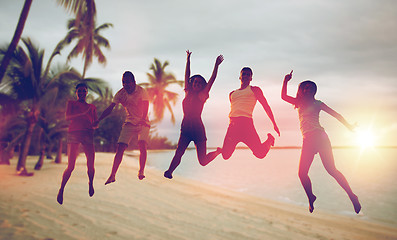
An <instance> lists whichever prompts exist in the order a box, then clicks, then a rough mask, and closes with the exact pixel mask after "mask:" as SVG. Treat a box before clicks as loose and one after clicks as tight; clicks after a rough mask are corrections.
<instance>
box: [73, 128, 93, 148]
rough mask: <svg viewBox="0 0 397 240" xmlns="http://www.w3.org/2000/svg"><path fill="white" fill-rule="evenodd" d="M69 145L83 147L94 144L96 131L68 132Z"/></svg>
mask: <svg viewBox="0 0 397 240" xmlns="http://www.w3.org/2000/svg"><path fill="white" fill-rule="evenodd" d="M67 142H68V143H81V144H83V145H92V144H94V130H93V129H90V130H80V131H73V132H68V138H67Z"/></svg>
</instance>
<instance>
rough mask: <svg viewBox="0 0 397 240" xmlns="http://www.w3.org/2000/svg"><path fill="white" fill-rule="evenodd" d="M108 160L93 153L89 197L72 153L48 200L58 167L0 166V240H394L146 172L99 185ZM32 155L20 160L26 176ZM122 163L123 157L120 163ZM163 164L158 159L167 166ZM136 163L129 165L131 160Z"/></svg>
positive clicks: (362, 227) (386, 231) (367, 227)
mask: <svg viewBox="0 0 397 240" xmlns="http://www.w3.org/2000/svg"><path fill="white" fill-rule="evenodd" d="M113 156H114V154H112V153H97V154H96V164H95V167H96V175H95V181H94V186H95V195H94V196H93V197H92V198H90V197H89V196H88V178H87V175H86V166H85V156H84V155H83V154H80V156H79V158H78V160H77V164H76V168H75V171H74V172H73V174H72V176H71V178H70V180H69V182H68V184H67V185H66V188H65V194H64V203H63V205H59V204H58V203H57V202H56V195H57V192H58V189H59V185H60V182H61V176H62V172H63V170H64V169H65V167H66V162H67V157H66V156H64V157H63V163H62V164H55V163H53V162H51V161H46V162H45V164H44V166H43V168H42V170H40V171H35V174H34V176H33V177H21V176H17V175H16V171H15V165H16V159H15V158H14V159H13V160H12V162H11V165H10V166H8V165H0V239H151V240H152V239H189V240H190V239H211V240H212V239H335V240H340V239H357V240H365V239H377V240H379V239H397V228H392V227H390V226H383V225H379V224H376V223H372V222H369V221H364V220H362V219H360V216H353V215H352V216H351V217H346V216H339V215H332V214H329V213H324V212H322V211H321V210H318V209H315V212H314V213H313V214H310V213H309V212H308V210H307V209H306V208H303V207H299V206H295V205H288V204H285V203H279V202H275V201H270V200H266V199H262V198H258V197H253V196H248V195H245V194H242V193H238V192H232V191H229V190H225V189H221V188H217V187H213V186H209V185H205V184H202V183H200V182H195V181H192V180H188V179H184V178H182V177H179V176H175V177H174V179H172V180H169V179H166V178H164V177H163V172H161V171H158V170H155V169H151V168H150V169H146V178H145V179H144V180H142V181H139V180H138V178H137V163H136V164H135V165H134V164H129V165H128V166H127V165H125V164H123V163H122V165H121V167H120V169H119V172H118V174H117V177H116V179H117V180H116V182H115V183H112V184H109V185H106V186H105V185H104V182H105V181H106V179H107V177H108V174H109V172H110V168H111V165H112V161H113ZM36 160H37V157H34V156H32V157H29V158H28V163H27V166H28V169H29V170H30V171H33V170H31V169H33V166H34V164H35V161H36ZM124 160H129V161H131V159H124ZM168 160H169V159H166V161H168ZM136 162H137V161H136Z"/></svg>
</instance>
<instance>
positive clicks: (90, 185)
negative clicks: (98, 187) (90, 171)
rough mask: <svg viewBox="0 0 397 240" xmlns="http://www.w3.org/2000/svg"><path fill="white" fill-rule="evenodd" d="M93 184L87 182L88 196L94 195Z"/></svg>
mask: <svg viewBox="0 0 397 240" xmlns="http://www.w3.org/2000/svg"><path fill="white" fill-rule="evenodd" d="M94 193H95V191H94V185H93V184H92V183H89V189H88V194H89V195H90V197H92V196H94Z"/></svg>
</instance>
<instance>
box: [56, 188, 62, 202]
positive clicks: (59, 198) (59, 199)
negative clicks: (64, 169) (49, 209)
mask: <svg viewBox="0 0 397 240" xmlns="http://www.w3.org/2000/svg"><path fill="white" fill-rule="evenodd" d="M57 202H58V203H59V204H61V205H62V203H63V190H61V189H59V192H58V196H57Z"/></svg>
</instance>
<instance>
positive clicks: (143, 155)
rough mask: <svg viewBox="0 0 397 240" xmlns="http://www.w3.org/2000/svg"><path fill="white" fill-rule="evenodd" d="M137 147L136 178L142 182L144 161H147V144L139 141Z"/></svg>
mask: <svg viewBox="0 0 397 240" xmlns="http://www.w3.org/2000/svg"><path fill="white" fill-rule="evenodd" d="M138 145H139V151H140V155H139V172H138V178H139V180H142V179H144V178H145V165H146V159H147V143H146V142H145V141H140V142H139V143H138Z"/></svg>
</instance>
